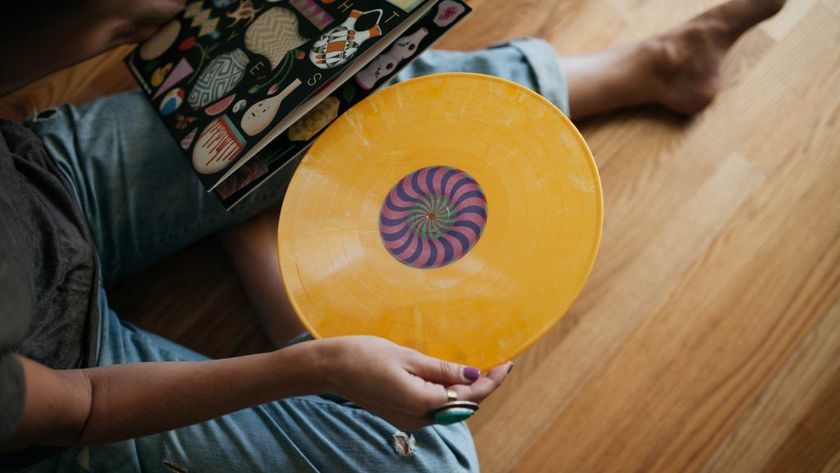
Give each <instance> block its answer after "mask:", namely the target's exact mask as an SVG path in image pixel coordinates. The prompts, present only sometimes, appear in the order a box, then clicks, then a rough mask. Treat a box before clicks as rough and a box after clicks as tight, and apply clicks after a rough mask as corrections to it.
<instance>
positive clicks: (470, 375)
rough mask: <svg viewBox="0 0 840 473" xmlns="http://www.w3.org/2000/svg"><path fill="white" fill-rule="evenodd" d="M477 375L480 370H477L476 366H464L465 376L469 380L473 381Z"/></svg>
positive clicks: (479, 374)
mask: <svg viewBox="0 0 840 473" xmlns="http://www.w3.org/2000/svg"><path fill="white" fill-rule="evenodd" d="M479 376H481V370H479V369H478V368H473V367H472V366H467V367H466V368H464V377H465V378H467V379H469V380H471V381H475V380H476V379H478V377H479Z"/></svg>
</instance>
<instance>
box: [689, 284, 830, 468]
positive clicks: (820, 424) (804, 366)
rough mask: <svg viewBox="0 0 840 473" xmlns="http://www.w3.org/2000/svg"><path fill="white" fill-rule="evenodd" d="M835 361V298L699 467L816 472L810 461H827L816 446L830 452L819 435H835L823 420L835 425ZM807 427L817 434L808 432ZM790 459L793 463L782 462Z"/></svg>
mask: <svg viewBox="0 0 840 473" xmlns="http://www.w3.org/2000/svg"><path fill="white" fill-rule="evenodd" d="M837 360H840V300H838V301H837V302H835V303H834V306H833V307H832V308H831V310H829V311H828V313H827V314H826V315H825V316H824V317H823V318H822V320H821V321H820V323H819V325H817V326H816V327H814V329H813V330H812V331H811V332H810V333H809V334H808V336H807V337H806V338H804V339H803V340H802V343H801V344H800V345H799V347H798V348H797V349H796V351H795V352H794V353H793V354H792V355H791V356H790V358H788V359H787V361H785V363H784V365H783V366H782V368H781V369H780V370H779V372H778V374H777V375H776V377H775V378H774V379H773V380H772V381H771V382H770V383H768V385H767V388H766V389H765V390H764V392H763V393H762V394H761V397H760V398H759V399H758V400H757V402H756V403H755V405H754V406H752V407H751V408H750V410H749V413H747V414H746V415H744V416H743V417H742V418H741V420H740V421H739V424H738V426H737V427H736V428H735V429H733V430H732V431H731V432H730V434H729V436H728V437H727V438H726V440H724V441H723V442H722V443H721V447H720V448H719V449H718V450H717V451H716V452H715V454H714V455H713V456H712V457H711V458H710V459H709V461H708V463H706V465H705V466H704V467H703V469H702V471H703V472H704V473H710V472H729V471H744V472H747V471H761V470H765V471H794V470H797V468H798V467H801V469H802V470H808V471H819V468H818V465H815V464H813V463H817V462H815V460H823V461H825V463H826V465H827V466H828V465H829V462H828V461H826V460H824V459H822V458H821V452H820V451H821V450H822V452H823V453H828V454H829V455H830V454H831V452H832V449H831V448H826V447H827V446H825V445H821V444H820V439H821V438H824V439H826V440H830V439H837V438H838V434H840V432H837V431H835V432H834V433H833V434H831V433H828V432H826V431H825V429H826V427H827V426H826V424H827V425H829V426H830V425H831V423H832V422H833V423H834V426H835V427H834V428H837V426H838V422H840V419H838V417H837V416H838V414H840V406H838V405H837V403H838V401H840V396H837V393H838V392H840V384H838V383H840V373H838V370H840V367H838V366H836V365H837ZM832 366H834V369H831V367H832ZM826 368H828V369H826ZM800 419H811V422H809V423H806V424H804V425H803V424H802V423H800ZM814 423H816V424H817V426H816V427H817V428H814V427H815V426H814ZM811 432H813V433H815V434H818V435H808V434H809V433H811ZM813 446H816V447H817V448H816V451H812V450H811V449H812V447H813ZM792 447H796V448H792ZM774 459H775V460H776V461H775V462H774ZM790 461H795V462H797V464H787V465H782V463H785V462H790ZM805 465H807V467H804V466H805ZM838 466H840V465H838ZM780 467H783V468H780Z"/></svg>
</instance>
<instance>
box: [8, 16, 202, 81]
mask: <svg viewBox="0 0 840 473" xmlns="http://www.w3.org/2000/svg"><path fill="white" fill-rule="evenodd" d="M184 2H185V0H144V1H135V0H84V1H81V0H36V1H30V0H12V1H11V2H9V4H4V6H3V14H2V15H0V45H2V48H3V51H2V54H0V95H5V94H7V93H9V92H11V91H13V90H15V89H17V88H19V87H22V86H24V85H26V84H27V83H29V82H31V81H33V80H35V79H37V78H39V77H42V76H45V75H47V74H49V73H50V72H54V71H57V70H59V69H62V68H64V67H67V66H71V65H73V64H76V63H78V62H81V61H83V60H85V59H87V58H90V57H93V56H95V55H97V54H99V53H101V52H103V51H105V50H108V49H110V48H112V47H114V46H117V45H120V44H124V43H130V42H136V41H139V40H141V39H143V38H146V37H148V36H150V35H151V34H152V33H153V32H154V31H155V30H157V28H158V27H159V26H160V25H161V24H163V23H164V22H166V21H167V20H168V19H170V18H172V17H173V16H174V15H175V14H176V13H177V12H178V11H179V10H180V9H181V8H182V7H183V5H184Z"/></svg>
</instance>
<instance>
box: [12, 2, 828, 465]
mask: <svg viewBox="0 0 840 473" xmlns="http://www.w3.org/2000/svg"><path fill="white" fill-rule="evenodd" d="M715 3H717V2H715V1H712V0H695V1H691V2H687V1H678V0H577V1H574V0H570V1H557V2H547V1H543V2H537V1H530V0H509V1H504V2H501V1H497V2H491V1H481V2H474V4H476V6H477V11H476V12H475V13H474V14H473V15H472V16H471V17H470V18H469V19H468V20H467V21H465V23H464V24H462V25H461V26H459V27H458V28H457V30H456V31H454V32H453V33H452V34H450V35H449V36H447V37H446V38H445V40H444V41H443V43H442V45H441V46H442V47H444V48H449V49H471V48H478V47H482V46H485V45H487V44H490V43H492V42H495V41H499V40H502V39H505V38H514V37H519V36H526V35H534V36H541V37H544V38H547V39H548V40H549V41H551V42H552V43H553V44H554V45H555V46H556V48H557V49H558V50H559V51H561V52H564V53H579V52H585V51H591V50H596V49H599V48H603V47H608V46H611V45H616V44H621V43H625V42H628V41H633V40H636V39H641V38H643V37H645V36H647V35H650V34H653V33H655V32H658V31H662V30H663V29H665V28H668V27H670V26H673V25H676V24H678V23H679V22H681V21H683V20H685V19H688V18H689V17H691V16H693V15H694V14H696V13H699V12H700V11H702V10H703V9H705V8H707V7H708V6H711V5H713V4H715ZM124 54H125V50H122V51H117V52H114V53H110V54H109V55H106V56H105V57H100V58H97V59H94V60H92V61H89V62H88V63H86V64H83V65H81V66H77V67H76V68H73V69H71V70H69V71H65V72H62V73H60V74H59V75H58V76H57V77H52V78H51V79H49V80H47V81H41V82H39V83H36V84H34V85H33V86H31V87H30V88H28V89H26V90H23V91H20V92H18V93H16V94H13V95H11V96H8V97H5V98H3V99H0V116H14V117H22V116H25V115H28V114H31V113H32V112H34V111H35V110H37V109H40V108H43V107H45V106H47V105H49V104H51V103H54V102H57V101H71V102H76V103H79V102H84V101H86V100H89V99H91V98H92V97H94V96H96V95H99V94H102V93H110V92H113V91H116V90H124V89H125V88H128V87H131V86H132V82H131V80H130V79H129V78H128V76H127V74H126V73H125V71H124V70H123V68H122V66H121V65H120V64H119V63H118V61H117V60H116V59H118V58H120V57H121V56H122V55H124ZM724 75H725V79H724V86H723V90H722V92H721V94H720V96H719V97H718V99H717V100H716V101H715V103H714V104H713V105H712V106H711V107H709V109H708V110H706V111H705V112H703V113H702V114H700V115H699V116H697V117H695V118H694V119H691V120H686V119H681V118H678V117H676V116H674V115H672V114H669V113H666V112H663V111H661V110H658V109H655V108H641V109H635V110H629V111H625V112H622V113H618V114H614V115H612V116H609V117H604V118H601V119H596V120H590V121H587V122H585V123H581V124H580V126H581V130H582V131H583V134H584V136H585V137H586V139H587V140H588V142H589V144H590V145H591V148H592V151H593V153H594V155H595V158H596V160H597V162H598V166H599V170H600V173H601V178H602V180H603V187H604V199H605V222H604V235H603V243H602V246H601V251H600V255H599V257H598V260H597V263H596V265H595V269H594V272H593V274H592V276H591V279H590V280H589V282H588V283H587V285H586V287H585V289H584V291H583V293H582V294H581V296H580V298H579V299H578V301H577V302H576V303H575V304H574V306H573V307H572V309H571V310H570V311H569V313H568V314H567V315H566V317H565V318H564V319H563V320H562V321H561V322H560V323H559V324H558V325H557V326H556V327H555V328H554V329H553V330H552V331H551V332H550V333H549V334H548V335H547V336H546V337H545V338H544V339H543V340H542V341H540V342H539V344H537V345H536V346H535V347H534V348H533V349H531V350H530V351H528V352H527V353H526V354H524V355H523V356H521V357H520V358H519V359H518V360H517V362H518V363H517V366H516V369H515V370H514V371H513V373H512V375H511V379H510V380H509V381H508V382H507V383H506V385H505V386H503V387H502V388H501V389H500V391H499V392H498V393H497V394H496V395H494V396H493V397H492V398H491V399H489V400H487V401H486V402H485V404H484V405H483V407H482V409H481V411H480V412H479V414H478V415H477V416H476V417H475V418H474V419H472V420H471V421H470V426H471V428H472V429H473V432H474V435H475V441H476V444H477V446H478V451H479V455H480V457H481V461H482V467H483V470H484V471H485V472H489V473H496V472H527V473H539V472H546V473H548V472H598V471H633V472H648V471H674V472H677V471H680V472H682V471H703V472H752V471H779V472H838V471H840V202H839V200H840V199H839V198H838V195H839V194H838V188H840V1H838V0H790V1H789V4H788V5H787V6H786V7H785V9H784V10H783V11H782V12H781V13H780V14H779V15H778V17H776V18H775V19H773V20H771V21H770V22H768V23H766V24H764V25H762V26H760V27H759V28H758V29H756V30H754V31H752V32H751V33H749V34H748V35H747V36H745V37H744V38H743V39H742V41H741V42H739V43H738V44H737V45H736V47H735V48H734V50H733V52H732V54H731V55H730V56H729V58H728V59H727V61H726V63H725V66H724ZM232 271H233V270H232V267H231V265H230V263H229V262H228V261H227V259H226V258H225V256H224V255H223V253H222V251H221V247H220V246H219V245H218V243H216V241H215V240H213V239H206V240H203V241H201V242H198V243H196V244H195V245H193V246H191V247H190V248H188V249H186V250H185V251H183V252H181V253H179V254H177V255H175V256H173V257H171V258H169V259H167V260H166V261H164V262H162V263H160V264H158V265H156V266H155V267H153V268H151V269H149V270H147V271H145V272H144V273H142V274H140V275H138V276H135V277H132V278H131V279H130V280H128V281H125V282H123V283H122V284H121V285H120V286H119V287H117V288H115V289H114V290H113V291H112V295H111V299H112V303H113V305H114V306H115V307H116V308H117V310H118V311H119V312H120V313H121V314H122V315H123V316H125V317H126V318H128V319H130V320H133V321H135V322H136V323H138V324H140V325H141V326H143V327H145V328H148V329H150V330H153V331H156V332H158V333H162V334H165V335H167V336H169V337H171V338H174V339H175V340H177V341H179V342H182V343H185V344H187V345H188V346H191V347H194V348H196V349H198V350H199V351H202V352H204V353H207V354H209V355H211V356H227V355H231V354H236V353H247V352H252V351H256V350H262V349H266V348H268V343H267V341H266V339H265V337H264V335H262V333H261V331H260V329H259V327H258V326H257V324H256V323H255V322H254V321H253V319H252V318H251V316H250V309H249V307H248V305H247V301H246V299H245V297H244V295H243V293H242V290H241V287H240V285H239V283H238V282H237V280H236V279H235V277H234V276H233V272H232Z"/></svg>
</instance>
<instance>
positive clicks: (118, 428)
mask: <svg viewBox="0 0 840 473" xmlns="http://www.w3.org/2000/svg"><path fill="white" fill-rule="evenodd" d="M322 357H323V354H322V353H321V351H320V349H319V348H318V346H317V343H314V342H306V343H301V344H297V345H294V346H292V347H288V348H284V349H282V350H277V351H274V352H270V353H264V354H259V355H251V356H243V357H237V358H230V359H226V360H213V361H202V362H163V363H135V364H127V365H115V366H106V367H98V368H89V369H83V370H66V371H53V370H50V371H52V373H54V374H56V375H57V376H58V377H56V378H45V377H44V376H35V375H34V374H35V371H36V370H48V368H45V367H43V366H41V365H37V364H36V363H34V362H32V361H29V360H24V363H23V365H24V373H25V375H26V379H27V396H26V401H25V407H24V416H23V421H22V422H21V429H20V430H19V432H18V434H17V435H16V436H15V438H14V439H13V442H12V444H13V445H11V449H14V448H21V447H24V446H27V445H31V444H47V445H88V444H97V443H105V442H112V441H116V440H122V439H126V438H132V437H138V436H142V435H148V434H152V433H157V432H162V431H166V430H170V429H174V428H178V427H182V426H185V425H190V424H194V423H197V422H201V421H204V420H207V419H211V418H214V417H218V416H221V415H224V414H227V413H229V412H233V411H236V410H239V409H243V408H246V407H251V406H254V405H257V404H261V403H263V402H267V401H270V400H275V399H280V398H285V397H291V396H300V395H305V394H313V393H318V392H321V391H322V390H323V389H324V383H323V381H322V379H321V375H320V374H319V373H321V372H322V371H323V370H322V368H321V364H322ZM30 379H34V380H39V381H38V382H39V383H41V386H30V385H29V380H30ZM44 384H46V386H45V385H44ZM45 388H46V389H52V391H50V390H45ZM56 389H60V391H58V392H57V393H56V392H55V390H56ZM44 393H47V396H45V394H44ZM56 394H57V395H58V396H60V398H58V397H56V398H54V399H50V398H48V396H50V395H56ZM45 397H47V398H45ZM53 410H54V411H55V414H51V411H53ZM9 447H10V446H7V448H6V449H10V448H9Z"/></svg>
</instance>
